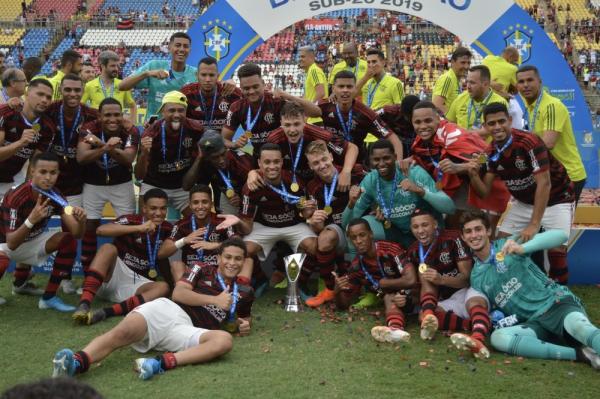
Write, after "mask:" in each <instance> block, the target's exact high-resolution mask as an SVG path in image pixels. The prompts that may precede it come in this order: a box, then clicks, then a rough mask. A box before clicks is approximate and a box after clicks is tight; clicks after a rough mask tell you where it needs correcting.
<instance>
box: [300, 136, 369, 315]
mask: <svg viewBox="0 0 600 399" xmlns="http://www.w3.org/2000/svg"><path fill="white" fill-rule="evenodd" d="M328 147H329V146H328V143H326V142H325V141H323V140H315V141H312V142H310V143H309V144H308V145H307V146H306V150H305V156H306V158H307V161H308V167H309V168H310V169H311V170H312V171H313V172H314V174H315V177H314V178H313V179H312V180H310V181H309V182H308V183H307V188H306V191H307V194H308V197H309V199H310V200H313V201H314V206H310V207H309V206H307V207H306V208H304V209H303V211H302V215H303V216H304V218H305V219H306V223H307V224H308V225H309V226H310V227H311V228H312V229H313V231H314V232H315V233H317V234H318V235H319V236H318V238H317V254H316V261H317V263H318V265H319V273H320V275H321V277H322V278H323V280H324V282H325V288H324V289H323V290H322V291H321V292H319V293H318V294H317V295H316V296H315V297H313V298H310V299H307V300H306V304H307V305H308V306H310V307H317V306H320V305H322V304H323V303H325V302H329V301H332V300H333V299H334V297H335V295H334V290H333V289H334V281H333V275H332V274H331V272H332V271H334V269H335V268H336V263H337V262H336V259H337V260H339V257H340V256H343V254H344V252H345V250H346V235H345V234H344V230H343V229H342V214H343V212H344V209H345V208H346V204H347V203H348V191H347V190H341V189H340V186H339V184H338V181H339V178H340V175H341V172H342V168H341V167H339V166H335V165H334V162H333V155H332V154H331V152H330V151H329V148H328ZM363 175H364V174H363V173H362V170H361V171H359V172H356V173H352V175H351V177H350V184H353V185H357V184H360V181H361V179H362V177H363ZM301 276H305V274H302V275H301Z"/></svg>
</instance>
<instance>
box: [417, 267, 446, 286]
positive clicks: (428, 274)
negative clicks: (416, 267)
mask: <svg viewBox="0 0 600 399" xmlns="http://www.w3.org/2000/svg"><path fill="white" fill-rule="evenodd" d="M421 278H423V279H425V280H426V281H429V282H430V283H432V284H435V285H440V284H441V282H442V276H441V275H440V274H439V273H438V271H437V270H435V269H434V268H432V267H428V268H427V270H425V273H421Z"/></svg>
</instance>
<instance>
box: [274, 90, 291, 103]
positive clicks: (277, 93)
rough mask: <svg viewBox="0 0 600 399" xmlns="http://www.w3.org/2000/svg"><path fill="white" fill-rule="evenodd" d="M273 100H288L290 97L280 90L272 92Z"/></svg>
mask: <svg viewBox="0 0 600 399" xmlns="http://www.w3.org/2000/svg"><path fill="white" fill-rule="evenodd" d="M273 98H283V99H284V100H289V99H290V95H289V94H288V93H286V92H285V91H283V90H281V89H275V90H273Z"/></svg>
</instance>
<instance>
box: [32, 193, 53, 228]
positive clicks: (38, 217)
mask: <svg viewBox="0 0 600 399" xmlns="http://www.w3.org/2000/svg"><path fill="white" fill-rule="evenodd" d="M49 204H50V198H46V199H44V197H43V196H42V195H41V194H38V197H37V200H36V201H35V206H34V207H33V209H32V210H31V213H30V214H29V216H28V217H27V219H29V221H30V222H31V223H33V224H36V223H39V222H41V221H42V220H43V219H44V218H46V217H48V215H49V214H50V205H49Z"/></svg>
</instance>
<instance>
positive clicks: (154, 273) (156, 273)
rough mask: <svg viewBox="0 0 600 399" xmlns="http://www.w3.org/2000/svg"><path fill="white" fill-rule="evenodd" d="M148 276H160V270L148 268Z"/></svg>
mask: <svg viewBox="0 0 600 399" xmlns="http://www.w3.org/2000/svg"><path fill="white" fill-rule="evenodd" d="M148 276H149V277H150V278H156V276H158V272H157V271H156V270H154V269H150V270H148Z"/></svg>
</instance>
